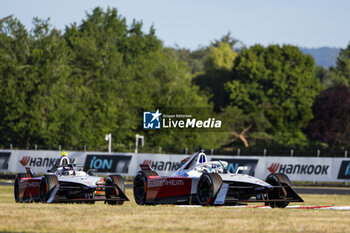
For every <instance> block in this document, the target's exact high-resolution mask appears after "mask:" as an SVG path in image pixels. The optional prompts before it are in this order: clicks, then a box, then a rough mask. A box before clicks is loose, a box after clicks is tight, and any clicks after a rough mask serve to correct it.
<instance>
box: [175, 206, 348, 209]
mask: <svg viewBox="0 0 350 233" xmlns="http://www.w3.org/2000/svg"><path fill="white" fill-rule="evenodd" d="M169 206H170V205H169ZM176 207H180V208H199V207H202V206H200V205H177V206H176ZM220 207H221V208H258V209H272V208H271V207H270V206H249V205H238V206H220ZM286 208H287V209H318V210H350V206H298V205H294V206H287V207H286Z"/></svg>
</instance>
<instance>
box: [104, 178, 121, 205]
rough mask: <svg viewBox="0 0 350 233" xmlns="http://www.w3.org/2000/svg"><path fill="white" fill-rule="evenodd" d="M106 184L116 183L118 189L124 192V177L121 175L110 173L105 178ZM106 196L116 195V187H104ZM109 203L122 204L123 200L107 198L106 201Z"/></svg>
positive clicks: (117, 194) (117, 192)
mask: <svg viewBox="0 0 350 233" xmlns="http://www.w3.org/2000/svg"><path fill="white" fill-rule="evenodd" d="M106 184H107V185H117V186H118V187H119V188H120V190H121V191H122V192H123V193H125V186H124V179H123V177H122V176H121V175H110V176H108V178H107V180H106ZM105 192H106V198H111V197H113V196H114V197H118V196H119V190H118V189H117V188H107V189H106V191H105ZM106 202H107V204H109V205H123V204H124V201H121V200H108V201H106Z"/></svg>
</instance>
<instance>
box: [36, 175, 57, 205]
mask: <svg viewBox="0 0 350 233" xmlns="http://www.w3.org/2000/svg"><path fill="white" fill-rule="evenodd" d="M56 185H58V179H57V176H56V175H44V176H43V177H42V178H41V181H40V201H41V202H44V203H45V202H47V201H48V200H49V198H50V196H51V193H52V191H53V190H54V188H55V187H56Z"/></svg>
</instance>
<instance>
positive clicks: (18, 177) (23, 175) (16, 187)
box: [13, 173, 28, 202]
mask: <svg viewBox="0 0 350 233" xmlns="http://www.w3.org/2000/svg"><path fill="white" fill-rule="evenodd" d="M26 177H28V176H27V174H26V173H18V174H17V175H16V178H15V184H14V187H13V190H14V196H15V201H16V202H22V200H20V198H19V184H20V182H21V178H26Z"/></svg>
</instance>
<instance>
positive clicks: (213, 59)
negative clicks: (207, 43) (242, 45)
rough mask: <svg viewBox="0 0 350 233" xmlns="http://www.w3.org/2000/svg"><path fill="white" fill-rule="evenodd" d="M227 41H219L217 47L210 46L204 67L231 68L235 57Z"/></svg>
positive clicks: (211, 68)
mask: <svg viewBox="0 0 350 233" xmlns="http://www.w3.org/2000/svg"><path fill="white" fill-rule="evenodd" d="M237 55H238V54H237V52H235V51H233V50H232V48H231V46H230V45H229V44H228V43H224V42H221V43H219V44H218V46H217V47H215V46H212V47H211V48H210V50H209V56H208V58H207V61H206V69H207V70H208V71H210V70H228V71H229V70H231V69H232V67H233V62H234V60H235V58H236V57H237Z"/></svg>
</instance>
